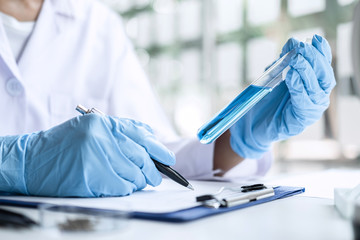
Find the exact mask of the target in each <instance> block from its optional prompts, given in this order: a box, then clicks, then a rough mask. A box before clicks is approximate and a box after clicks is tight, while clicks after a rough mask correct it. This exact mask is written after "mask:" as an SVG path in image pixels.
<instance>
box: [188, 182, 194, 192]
mask: <svg viewBox="0 0 360 240" xmlns="http://www.w3.org/2000/svg"><path fill="white" fill-rule="evenodd" d="M187 188H188V189H191V190H193V191H194V190H195V189H194V187H193V186H192V185H191V184H190V183H189V185H187Z"/></svg>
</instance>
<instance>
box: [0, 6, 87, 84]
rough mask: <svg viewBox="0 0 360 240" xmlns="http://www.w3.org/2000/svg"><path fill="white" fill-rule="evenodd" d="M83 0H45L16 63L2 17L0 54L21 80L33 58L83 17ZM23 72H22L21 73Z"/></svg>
mask: <svg viewBox="0 0 360 240" xmlns="http://www.w3.org/2000/svg"><path fill="white" fill-rule="evenodd" d="M79 2H82V1H81V0H44V3H43V6H42V8H41V11H40V14H39V16H38V19H37V21H36V24H35V28H34V31H33V33H32V35H31V37H30V39H29V41H28V43H27V45H26V47H25V49H24V52H23V53H22V55H21V57H20V59H19V62H18V63H16V60H15V58H14V55H13V54H12V52H11V48H10V44H9V43H8V40H7V37H6V33H5V30H4V27H3V24H2V22H1V19H0V42H2V44H0V56H1V58H2V60H3V61H4V63H5V64H6V65H7V67H8V69H9V71H10V73H11V74H12V75H13V76H14V77H16V78H17V79H18V80H19V81H22V76H21V75H23V74H26V70H27V69H28V68H30V67H31V64H32V61H33V58H34V57H36V56H39V54H41V53H43V52H45V51H46V48H47V47H52V46H51V41H53V40H54V39H55V38H56V36H58V35H59V34H60V33H61V32H62V31H65V30H66V28H69V27H71V23H72V22H73V21H74V20H77V19H81V18H83V17H84V15H82V13H83V11H81V6H80V3H79ZM20 73H21V74H20Z"/></svg>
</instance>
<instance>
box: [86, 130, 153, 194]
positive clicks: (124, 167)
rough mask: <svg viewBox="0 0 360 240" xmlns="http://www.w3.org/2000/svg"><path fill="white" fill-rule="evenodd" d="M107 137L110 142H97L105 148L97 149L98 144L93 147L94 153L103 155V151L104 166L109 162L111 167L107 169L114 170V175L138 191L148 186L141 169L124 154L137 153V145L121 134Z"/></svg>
mask: <svg viewBox="0 0 360 240" xmlns="http://www.w3.org/2000/svg"><path fill="white" fill-rule="evenodd" d="M105 137H106V138H108V139H109V141H105V142H102V141H101V142H100V141H99V140H98V141H97V142H98V143H97V144H101V145H103V146H99V147H98V148H96V145H95V144H96V143H94V145H95V146H92V149H93V151H94V149H98V150H96V152H100V153H101V150H102V149H103V152H102V153H101V156H102V158H103V159H104V163H103V164H104V166H105V164H106V163H105V161H106V162H108V164H109V165H108V166H106V167H108V169H112V170H113V171H114V174H117V175H118V176H120V177H121V178H123V179H124V180H126V181H129V182H132V183H133V184H135V185H136V186H137V188H138V189H142V188H144V187H145V186H146V179H145V177H144V175H143V174H142V171H141V169H140V168H139V167H138V166H137V165H136V164H135V163H134V162H133V159H129V157H128V156H127V155H126V154H124V150H127V151H134V152H135V151H136V150H137V149H136V145H137V144H136V143H134V142H133V141H132V140H131V139H128V138H127V137H126V136H124V135H121V134H117V135H116V136H112V135H110V134H109V135H108V136H105ZM94 154H95V153H94ZM97 154H99V153H97Z"/></svg>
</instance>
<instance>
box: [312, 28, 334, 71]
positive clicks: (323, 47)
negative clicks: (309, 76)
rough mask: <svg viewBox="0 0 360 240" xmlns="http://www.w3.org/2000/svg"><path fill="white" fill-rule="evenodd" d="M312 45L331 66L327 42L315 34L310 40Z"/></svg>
mask: <svg viewBox="0 0 360 240" xmlns="http://www.w3.org/2000/svg"><path fill="white" fill-rule="evenodd" d="M311 42H312V45H313V46H314V47H315V48H316V49H317V50H318V51H319V52H320V53H321V54H322V55H323V56H324V57H325V58H326V59H327V61H328V63H329V64H331V60H332V54H331V48H330V45H329V43H328V41H327V40H326V39H325V38H323V37H322V36H320V35H317V34H315V35H314V36H313V38H312V41H311Z"/></svg>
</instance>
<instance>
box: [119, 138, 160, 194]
mask: <svg viewBox="0 0 360 240" xmlns="http://www.w3.org/2000/svg"><path fill="white" fill-rule="evenodd" d="M128 141H132V140H131V139H128ZM132 142H133V141H132ZM133 144H134V145H133V147H132V148H124V149H123V152H124V154H125V155H126V156H127V158H128V159H129V160H131V161H132V162H133V163H134V164H135V165H136V166H137V167H138V168H139V169H140V170H141V172H142V174H143V176H144V178H145V179H146V183H147V184H150V185H151V186H157V185H159V184H160V183H161V180H162V177H161V175H160V173H159V171H158V170H157V168H156V166H155V164H154V161H153V160H152V159H151V157H150V156H149V154H148V152H147V151H146V150H145V149H144V148H143V147H142V146H140V145H138V144H137V143H135V142H133ZM145 185H146V184H145ZM143 187H145V186H143ZM143 187H142V188H143Z"/></svg>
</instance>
